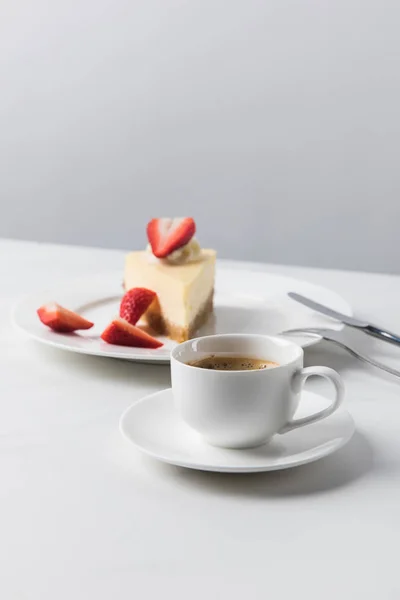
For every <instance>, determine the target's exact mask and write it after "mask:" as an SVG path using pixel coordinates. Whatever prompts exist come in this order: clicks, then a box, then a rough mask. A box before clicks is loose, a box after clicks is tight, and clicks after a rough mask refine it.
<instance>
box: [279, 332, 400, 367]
mask: <svg viewBox="0 0 400 600" xmlns="http://www.w3.org/2000/svg"><path fill="white" fill-rule="evenodd" d="M304 334H306V335H311V336H314V337H319V338H322V339H323V340H325V341H327V342H331V343H332V344H334V345H336V346H338V347H339V348H342V349H343V350H346V352H348V353H349V354H351V356H354V357H355V358H358V359H359V360H361V361H362V362H364V363H367V364H368V365H371V366H372V367H376V368H377V369H382V371H386V373H390V374H391V375H394V376H395V377H400V371H398V370H397V369H393V368H392V367H389V366H387V365H384V364H383V363H381V362H379V361H377V360H374V359H372V358H369V356H365V354H361V353H360V352H358V351H356V350H354V349H353V348H350V346H347V345H346V344H345V343H343V342H342V341H341V340H339V339H338V338H337V336H338V332H337V331H335V330H334V329H322V328H318V327H304V328H303V329H287V330H286V331H282V332H281V334H280V335H289V336H291V335H304Z"/></svg>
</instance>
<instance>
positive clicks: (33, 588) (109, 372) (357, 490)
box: [0, 240, 400, 600]
mask: <svg viewBox="0 0 400 600" xmlns="http://www.w3.org/2000/svg"><path fill="white" fill-rule="evenodd" d="M123 255H124V253H123V252H119V251H110V250H99V249H92V248H75V247H66V246H53V245H44V244H35V243H27V242H15V241H6V240H4V241H0V290H1V294H0V309H1V310H0V519H1V525H0V598H1V599H2V600H3V599H4V600H92V599H93V600H109V599H115V598H135V599H138V600H147V599H158V598H176V599H179V600H180V599H182V600H183V599H185V600H186V598H190V600H200V599H201V600H203V599H204V598H207V599H210V600H213V599H214V598H220V599H225V598H227V599H229V600H239V599H242V598H251V599H255V600H258V599H260V600H261V599H263V600H265V599H266V598H274V599H275V598H276V599H281V598H283V599H285V600H286V599H288V600H289V599H290V600H293V598H307V599H314V598H315V599H318V600H320V599H324V600H338V599H339V598H340V599H343V598H344V599H352V600H354V599H358V598H360V599H362V600H367V599H371V600H372V599H373V600H378V599H379V600H386V599H392V598H393V599H396V600H397V599H398V598H400V583H399V574H398V569H397V564H398V558H397V555H398V551H397V546H396V539H397V537H398V531H397V530H398V526H399V522H400V381H399V382H397V381H396V380H395V379H394V378H392V377H389V376H385V375H383V374H380V373H379V372H375V371H373V370H371V369H369V368H366V367H364V366H363V365H362V364H360V363H358V362H357V361H356V360H354V359H352V358H349V357H348V356H347V355H346V354H344V353H342V352H338V351H335V350H333V349H331V348H330V347H329V346H328V345H327V344H320V345H318V346H315V347H314V348H312V349H310V350H308V351H307V362H308V364H326V365H329V366H332V367H333V368H336V369H337V370H339V371H340V372H341V374H342V375H343V377H344V380H345V383H346V386H347V400H348V407H349V410H350V411H351V413H352V415H353V417H354V419H355V421H356V425H357V433H356V435H355V436H354V438H353V440H352V441H351V442H350V443H349V445H348V446H347V447H345V448H344V449H342V450H340V451H339V452H338V453H337V454H334V455H333V456H331V457H328V458H326V459H324V460H321V461H320V462H318V463H315V464H312V465H308V466H304V467H300V468H298V469H295V470H291V471H290V470H289V471H283V472H276V473H269V474H257V475H242V476H238V475H219V474H210V473H201V472H194V471H190V470H185V469H179V468H174V467H171V466H168V465H163V464H159V463H157V462H156V461H153V460H151V459H149V458H146V457H143V456H142V455H140V454H139V453H138V452H137V451H135V449H134V448H133V447H132V446H130V445H129V443H128V442H126V441H125V440H124V439H123V438H122V437H121V435H120V434H119V432H118V419H119V416H120V414H121V412H122V411H123V410H124V409H125V408H126V407H127V406H128V405H130V404H131V403H132V402H133V401H134V400H136V399H138V398H140V397H141V396H143V395H144V394H146V393H148V392H152V391H155V390H159V389H162V388H165V387H167V386H168V385H169V381H170V379H169V367H167V366H150V365H149V366H146V365H138V364H132V363H129V362H123V361H116V360H109V359H101V358H94V357H89V356H81V355H74V354H70V353H67V352H62V351H57V350H52V349H49V348H46V347H44V346H41V345H39V344H38V343H35V342H33V341H30V340H27V339H26V338H25V337H24V336H23V335H22V334H20V333H18V332H16V331H15V330H14V329H13V327H12V325H11V322H10V311H11V307H12V305H13V303H14V302H15V300H17V299H18V298H19V297H20V296H21V295H24V294H26V293H29V292H31V291H33V290H35V289H40V288H43V287H48V286H49V283H56V282H58V281H60V282H61V281H64V280H65V279H66V278H71V277H74V276H77V277H79V276H82V275H86V274H87V275H90V274H91V273H95V272H100V271H102V270H110V269H116V270H118V269H121V272H122V261H123ZM229 264H230V266H235V267H236V268H238V269H240V268H247V267H248V265H247V266H246V265H244V264H241V263H229ZM251 266H252V268H254V269H261V270H263V269H269V270H271V271H273V272H277V273H282V274H289V275H292V276H296V277H298V278H302V279H307V280H309V281H312V282H315V283H319V284H322V285H326V286H328V287H330V288H332V289H334V290H335V291H337V292H338V293H340V294H342V295H343V296H344V297H345V298H346V299H347V300H349V301H350V302H351V303H352V305H353V307H354V310H355V312H356V313H357V314H359V315H360V316H366V317H370V318H371V319H372V320H375V321H376V322H378V323H379V324H382V325H386V326H387V327H390V328H391V329H393V330H395V331H396V330H397V331H400V278H399V277H391V276H387V275H371V274H363V273H345V272H335V271H323V270H316V269H304V268H294V267H293V268H292V267H279V266H271V265H251ZM346 336H347V339H349V340H350V342H351V343H352V344H353V345H355V346H358V347H359V348H362V349H363V350H364V351H365V352H368V353H370V354H371V355H374V356H376V357H378V358H380V359H382V360H387V361H388V362H390V363H391V364H396V363H397V364H398V365H399V367H400V360H399V359H400V350H396V349H395V348H392V347H390V346H389V345H384V344H381V343H379V342H375V341H371V340H369V339H366V338H364V337H361V336H360V335H357V334H352V335H350V334H348V333H346ZM314 385H315V387H316V388H317V387H318V384H317V383H315V384H314Z"/></svg>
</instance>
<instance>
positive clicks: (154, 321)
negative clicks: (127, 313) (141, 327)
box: [144, 289, 214, 342]
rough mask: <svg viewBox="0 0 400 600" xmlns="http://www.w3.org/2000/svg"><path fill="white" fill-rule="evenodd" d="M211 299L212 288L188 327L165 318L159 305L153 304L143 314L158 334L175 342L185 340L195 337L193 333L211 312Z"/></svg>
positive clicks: (212, 297)
mask: <svg viewBox="0 0 400 600" xmlns="http://www.w3.org/2000/svg"><path fill="white" fill-rule="evenodd" d="M213 299H214V289H213V290H212V291H211V294H210V295H209V297H208V298H207V300H206V301H205V303H204V305H203V306H202V308H201V310H200V311H199V312H198V313H197V315H196V318H195V319H194V320H193V321H192V322H191V323H190V325H189V327H180V326H179V325H175V324H174V323H171V322H170V321H168V319H166V318H165V317H164V316H163V315H162V313H161V311H160V306H159V305H155V306H153V304H152V305H151V306H150V308H149V309H148V310H147V312H146V313H145V315H144V318H145V320H146V321H147V324H148V325H149V327H151V329H152V330H153V331H154V332H155V333H158V334H159V335H167V336H168V337H170V338H171V339H172V340H175V341H176V342H186V340H190V339H191V338H192V337H195V333H196V331H197V330H198V329H200V327H202V325H204V324H205V322H206V321H207V319H208V317H209V316H210V314H211V313H212V312H213Z"/></svg>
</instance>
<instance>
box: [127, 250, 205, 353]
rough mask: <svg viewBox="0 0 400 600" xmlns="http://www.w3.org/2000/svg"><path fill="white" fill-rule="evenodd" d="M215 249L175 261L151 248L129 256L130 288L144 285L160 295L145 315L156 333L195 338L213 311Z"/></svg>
mask: <svg viewBox="0 0 400 600" xmlns="http://www.w3.org/2000/svg"><path fill="white" fill-rule="evenodd" d="M215 258H216V252H215V250H201V251H200V252H199V255H198V256H197V257H196V259H195V260H193V261H190V262H186V263H184V264H174V263H171V262H168V261H164V260H157V259H156V258H155V257H154V256H153V254H151V253H149V252H148V251H139V252H131V253H130V254H128V256H127V257H126V262H125V276H124V285H125V289H126V290H130V289H131V288H134V287H144V288H148V289H150V290H153V291H154V292H156V294H157V298H158V301H155V302H153V304H152V305H151V306H150V308H149V309H148V310H147V311H146V313H145V315H144V318H145V320H146V321H147V323H148V325H149V326H150V327H151V328H152V329H153V330H154V331H155V332H156V333H159V334H162V335H167V336H169V337H170V338H172V339H173V340H176V341H177V342H183V341H185V340H188V339H190V338H191V337H194V336H195V334H196V331H197V330H198V329H199V328H200V327H201V326H202V325H203V324H204V323H205V322H206V321H207V319H208V318H209V316H210V315H211V314H212V312H213V295H214V277H215Z"/></svg>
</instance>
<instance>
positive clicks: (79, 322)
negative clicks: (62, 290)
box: [37, 302, 93, 333]
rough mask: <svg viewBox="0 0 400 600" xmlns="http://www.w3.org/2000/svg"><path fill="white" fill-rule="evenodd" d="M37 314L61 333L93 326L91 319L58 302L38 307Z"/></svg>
mask: <svg viewBox="0 0 400 600" xmlns="http://www.w3.org/2000/svg"><path fill="white" fill-rule="evenodd" d="M37 314H38V315H39V319H40V320H41V321H42V323H44V325H47V327H50V329H53V331H58V332H60V333H71V332H72V331H77V330H78V329H90V328H91V327H93V323H92V322H91V321H88V320H87V319H84V318H83V317H81V316H80V315H77V314H76V313H74V312H72V310H68V309H67V308H64V307H63V306H60V305H59V304H57V303H56V302H51V303H50V304H44V305H43V306H41V307H40V308H38V309H37Z"/></svg>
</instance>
